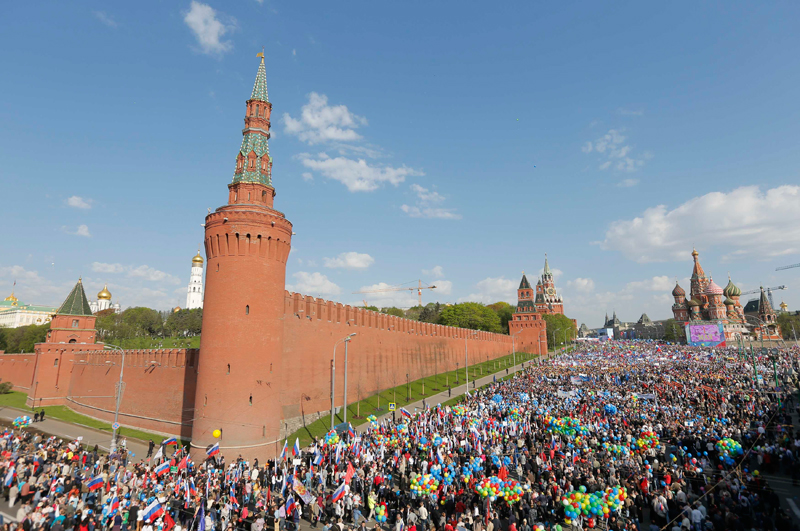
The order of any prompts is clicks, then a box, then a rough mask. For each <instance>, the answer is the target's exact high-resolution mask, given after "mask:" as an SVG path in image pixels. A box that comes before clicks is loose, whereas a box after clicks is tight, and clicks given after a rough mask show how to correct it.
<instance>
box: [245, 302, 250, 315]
mask: <svg viewBox="0 0 800 531" xmlns="http://www.w3.org/2000/svg"><path fill="white" fill-rule="evenodd" d="M244 314H245V315H250V305H249V304H248V305H247V306H245V307H244Z"/></svg>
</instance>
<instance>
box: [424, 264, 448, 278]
mask: <svg viewBox="0 0 800 531" xmlns="http://www.w3.org/2000/svg"><path fill="white" fill-rule="evenodd" d="M422 274H423V275H426V276H429V277H434V278H442V277H443V276H444V269H443V268H442V266H440V265H437V266H434V267H433V269H423V270H422Z"/></svg>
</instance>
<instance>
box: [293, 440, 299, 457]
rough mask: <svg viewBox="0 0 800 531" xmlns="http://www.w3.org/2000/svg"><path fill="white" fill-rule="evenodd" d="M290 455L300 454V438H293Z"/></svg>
mask: <svg viewBox="0 0 800 531" xmlns="http://www.w3.org/2000/svg"><path fill="white" fill-rule="evenodd" d="M292 455H293V456H295V457H297V456H298V455H300V439H299V438H295V440H294V446H292Z"/></svg>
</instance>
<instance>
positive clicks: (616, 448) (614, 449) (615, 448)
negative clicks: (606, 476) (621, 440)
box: [603, 442, 631, 455]
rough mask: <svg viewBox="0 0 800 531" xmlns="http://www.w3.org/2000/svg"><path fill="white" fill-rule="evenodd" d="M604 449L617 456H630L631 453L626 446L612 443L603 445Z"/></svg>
mask: <svg viewBox="0 0 800 531" xmlns="http://www.w3.org/2000/svg"><path fill="white" fill-rule="evenodd" d="M603 448H604V449H605V450H606V451H608V452H611V453H613V454H616V455H628V454H630V453H631V451H630V449H629V448H628V447H627V446H624V445H622V444H611V443H607V442H604V443H603Z"/></svg>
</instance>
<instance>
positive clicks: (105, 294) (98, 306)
mask: <svg viewBox="0 0 800 531" xmlns="http://www.w3.org/2000/svg"><path fill="white" fill-rule="evenodd" d="M89 308H91V309H92V313H97V312H101V311H103V310H108V309H112V310H114V313H119V310H120V307H119V303H116V304H112V303H111V292H110V291H108V284H106V285H105V286H103V289H102V290H100V293H98V294H97V300H96V301H89Z"/></svg>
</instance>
